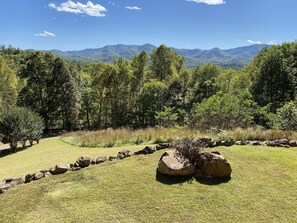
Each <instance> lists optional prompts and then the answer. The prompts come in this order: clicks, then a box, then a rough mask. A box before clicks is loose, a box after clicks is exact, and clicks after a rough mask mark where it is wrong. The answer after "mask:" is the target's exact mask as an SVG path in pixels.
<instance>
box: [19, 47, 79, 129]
mask: <svg viewBox="0 0 297 223" xmlns="http://www.w3.org/2000/svg"><path fill="white" fill-rule="evenodd" d="M21 77H22V78H24V79H25V80H26V86H25V87H24V88H23V89H22V90H21V92H20V95H19V99H18V104H19V105H20V106H24V107H29V108H31V109H32V110H33V111H35V112H37V113H38V114H39V115H40V116H41V117H42V118H43V119H44V123H45V128H46V130H48V129H50V128H66V129H73V128H75V126H76V124H77V117H78V113H79V109H80V104H79V103H80V89H79V81H80V77H79V76H78V72H77V71H76V69H75V68H74V67H72V66H70V65H68V64H67V63H66V62H65V61H63V60H62V59H59V58H56V57H55V56H53V55H52V54H50V53H42V52H32V53H29V54H28V55H27V58H26V65H25V66H24V68H23V69H22V72H21Z"/></svg>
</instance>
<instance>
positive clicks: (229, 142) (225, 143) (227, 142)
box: [221, 139, 235, 146]
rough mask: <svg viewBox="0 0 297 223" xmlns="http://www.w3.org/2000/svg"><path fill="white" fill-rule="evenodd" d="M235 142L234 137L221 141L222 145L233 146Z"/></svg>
mask: <svg viewBox="0 0 297 223" xmlns="http://www.w3.org/2000/svg"><path fill="white" fill-rule="evenodd" d="M234 144H235V140H234V139H228V140H225V141H222V142H221V145H222V146H233V145H234Z"/></svg>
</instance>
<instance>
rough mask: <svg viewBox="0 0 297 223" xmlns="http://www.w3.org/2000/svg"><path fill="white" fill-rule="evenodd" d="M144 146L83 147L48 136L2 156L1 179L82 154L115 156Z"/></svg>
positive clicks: (67, 160) (39, 168)
mask: <svg viewBox="0 0 297 223" xmlns="http://www.w3.org/2000/svg"><path fill="white" fill-rule="evenodd" d="M142 148H144V145H140V146H131V147H125V148H124V147H120V148H119V147H113V148H83V147H77V146H72V145H69V144H66V143H63V142H62V141H60V140H59V138H58V137H53V138H47V139H43V140H41V142H40V143H39V144H37V145H34V146H32V147H30V148H28V149H26V150H23V151H20V152H18V153H16V154H12V155H9V156H5V157H2V158H0V180H3V179H5V178H9V177H19V176H22V175H25V174H27V173H31V172H33V173H34V172H37V171H39V170H42V169H48V168H50V167H52V166H54V165H56V164H59V163H74V162H75V160H76V159H77V158H78V157H79V156H82V155H85V156H90V157H92V158H96V157H97V156H101V155H106V156H107V155H108V156H112V155H113V156H115V155H116V154H117V152H118V151H119V150H121V149H130V150H138V149H142Z"/></svg>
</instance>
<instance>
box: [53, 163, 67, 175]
mask: <svg viewBox="0 0 297 223" xmlns="http://www.w3.org/2000/svg"><path fill="white" fill-rule="evenodd" d="M69 169H70V166H69V165H68V164H59V165H56V166H54V167H53V168H51V169H50V173H51V174H53V175H57V174H62V173H66V172H67V171H68V170H69Z"/></svg>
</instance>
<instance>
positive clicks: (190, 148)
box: [173, 138, 205, 165]
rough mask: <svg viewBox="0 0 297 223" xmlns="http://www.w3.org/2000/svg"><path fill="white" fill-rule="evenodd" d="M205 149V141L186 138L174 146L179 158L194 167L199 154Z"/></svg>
mask: <svg viewBox="0 0 297 223" xmlns="http://www.w3.org/2000/svg"><path fill="white" fill-rule="evenodd" d="M204 147H205V144H204V142H203V141H201V140H195V139H192V138H184V139H181V140H178V141H177V142H176V143H174V144H173V148H175V149H176V151H177V154H178V156H179V157H180V158H182V159H183V160H185V161H187V162H189V163H191V164H193V165H195V164H196V162H197V161H198V159H199V154H200V152H201V150H202V149H203V148H204Z"/></svg>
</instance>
